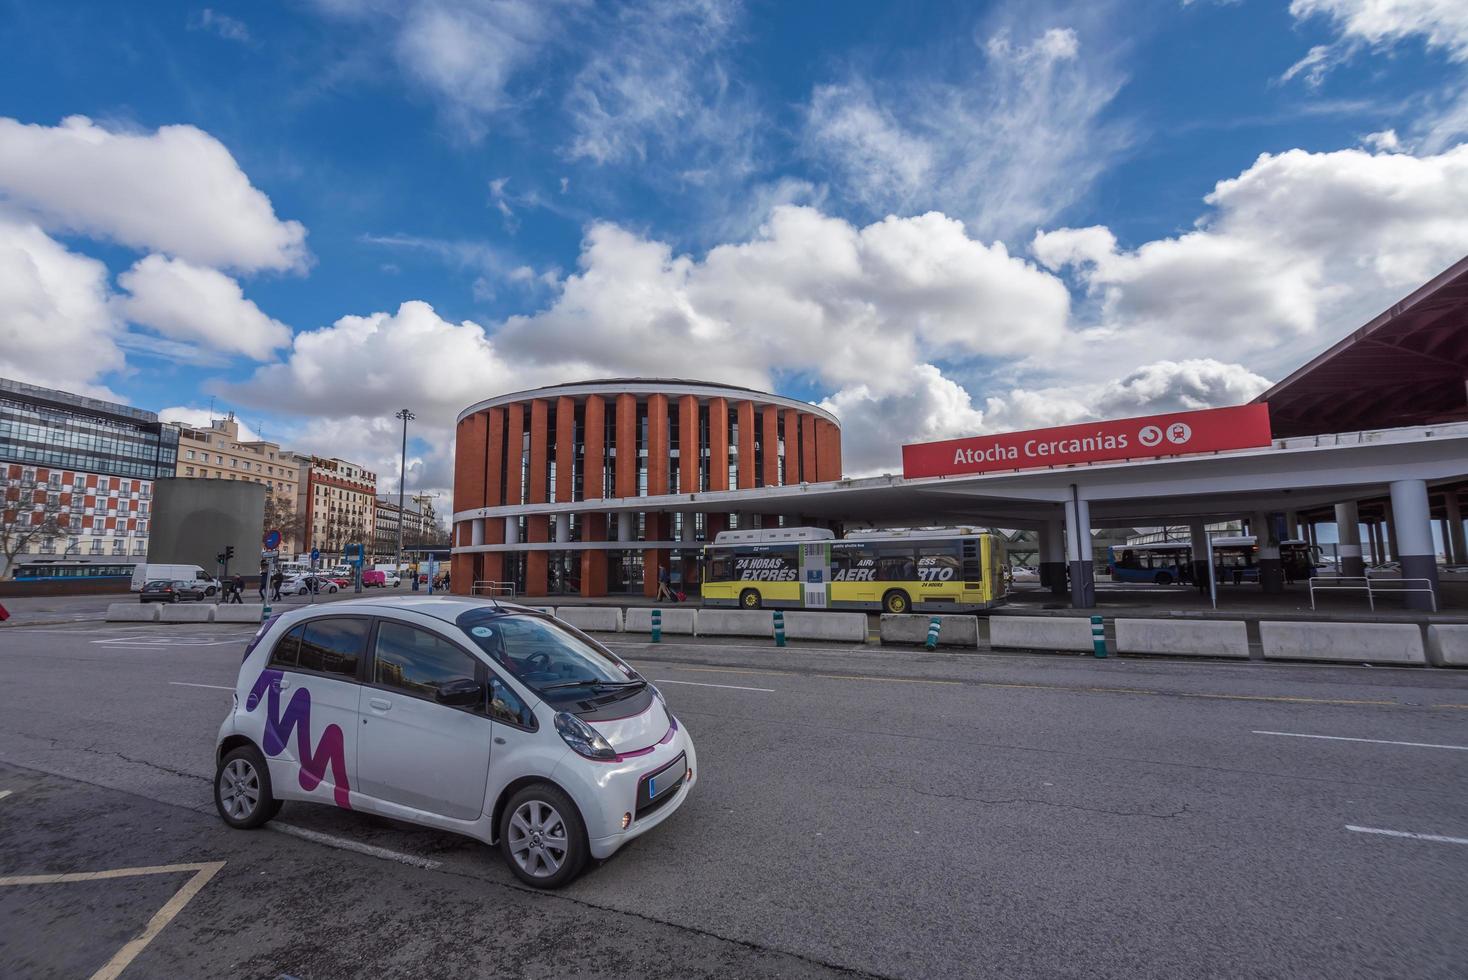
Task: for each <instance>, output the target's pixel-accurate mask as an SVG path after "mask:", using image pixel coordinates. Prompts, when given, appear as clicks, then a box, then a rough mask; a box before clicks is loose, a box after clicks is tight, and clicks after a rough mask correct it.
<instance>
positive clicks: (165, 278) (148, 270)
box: [117, 255, 291, 360]
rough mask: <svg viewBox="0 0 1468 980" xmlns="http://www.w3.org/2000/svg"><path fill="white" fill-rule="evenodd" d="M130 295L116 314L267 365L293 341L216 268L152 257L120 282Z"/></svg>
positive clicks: (120, 300)
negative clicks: (275, 354)
mask: <svg viewBox="0 0 1468 980" xmlns="http://www.w3.org/2000/svg"><path fill="white" fill-rule="evenodd" d="M117 281H118V285H120V286H121V287H122V288H123V289H125V290H127V291H128V293H129V294H130V295H127V296H124V297H119V298H118V300H117V307H118V310H119V311H120V312H121V313H122V315H123V316H125V317H126V318H127V319H128V320H130V321H132V322H133V323H136V324H140V325H142V326H145V327H150V328H152V329H153V330H156V331H158V332H159V333H161V334H163V335H164V336H167V337H173V338H175V339H178V340H184V341H193V342H198V343H201V344H203V345H204V346H206V347H210V348H212V349H214V350H218V351H225V352H232V353H238V354H244V355H246V356H248V357H252V358H254V359H255V360H263V359H265V358H267V357H269V356H270V354H271V352H272V351H274V350H276V349H277V348H280V347H284V346H286V345H288V344H289V343H290V341H291V329H290V327H288V326H286V325H285V324H283V323H281V322H280V321H278V320H273V319H271V318H270V317H268V316H266V315H265V314H264V313H262V312H260V308H259V307H258V306H256V305H255V304H254V303H252V302H250V301H249V300H248V299H245V295H244V292H243V290H241V289H240V284H239V283H237V282H235V281H234V280H233V279H231V278H230V277H229V276H226V275H225V274H224V273H222V272H219V271H217V270H215V269H206V268H201V267H199V266H195V265H190V264H189V263H188V262H185V261H184V260H183V259H168V258H164V257H163V256H161V255H149V256H147V257H145V258H143V259H141V260H139V261H138V262H137V263H136V264H135V265H134V266H133V267H132V268H131V269H129V270H128V271H127V272H124V273H123V274H122V275H120V276H118V277H117Z"/></svg>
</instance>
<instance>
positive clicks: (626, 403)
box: [614, 395, 637, 497]
mask: <svg viewBox="0 0 1468 980" xmlns="http://www.w3.org/2000/svg"><path fill="white" fill-rule="evenodd" d="M615 483H616V487H615V490H614V496H617V497H635V496H637V396H636V395H618V396H617V472H616V479H615Z"/></svg>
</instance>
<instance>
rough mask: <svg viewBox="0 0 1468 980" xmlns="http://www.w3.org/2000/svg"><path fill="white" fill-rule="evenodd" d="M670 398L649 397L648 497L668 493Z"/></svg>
mask: <svg viewBox="0 0 1468 980" xmlns="http://www.w3.org/2000/svg"><path fill="white" fill-rule="evenodd" d="M669 452H670V447H669V446H668V396H667V395H648V396H647V495H648V496H649V497H662V496H665V495H666V494H667V492H668V460H669V455H668V454H669Z"/></svg>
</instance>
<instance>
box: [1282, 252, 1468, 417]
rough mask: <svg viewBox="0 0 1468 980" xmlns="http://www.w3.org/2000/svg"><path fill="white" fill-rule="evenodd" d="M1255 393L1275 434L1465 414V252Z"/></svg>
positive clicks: (1467, 342) (1467, 334)
mask: <svg viewBox="0 0 1468 980" xmlns="http://www.w3.org/2000/svg"><path fill="white" fill-rule="evenodd" d="M1255 401H1260V402H1268V403H1269V415H1270V421H1271V424H1272V426H1273V429H1274V434H1275V436H1276V437H1290V436H1303V435H1319V434H1322V433H1329V432H1355V431H1360V430H1364V429H1388V428H1398V427H1403V426H1416V425H1433V424H1436V423H1439V422H1457V421H1464V420H1468V257H1465V258H1463V259H1460V260H1459V261H1458V262H1457V263H1455V264H1454V265H1453V266H1452V267H1451V268H1449V269H1448V270H1447V271H1445V272H1443V273H1442V274H1441V275H1439V276H1437V277H1436V278H1435V279H1433V280H1432V281H1430V282H1428V283H1427V284H1426V285H1424V286H1422V287H1421V288H1419V289H1417V290H1416V291H1414V292H1413V293H1412V294H1411V295H1409V296H1407V297H1406V298H1405V299H1403V300H1401V302H1399V303H1396V304H1395V305H1393V306H1392V307H1391V309H1389V310H1387V311H1386V312H1384V313H1382V314H1381V315H1380V316H1377V317H1376V318H1375V319H1373V320H1371V322H1369V323H1367V324H1366V325H1365V326H1363V327H1361V328H1360V329H1359V330H1356V331H1355V332H1353V333H1352V334H1351V335H1350V336H1348V337H1346V338H1344V339H1343V340H1341V341H1340V342H1339V343H1337V344H1335V345H1334V346H1333V347H1331V348H1329V349H1328V350H1326V351H1324V352H1322V353H1321V354H1319V355H1318V356H1316V357H1315V358H1314V359H1312V360H1311V361H1310V362H1309V363H1308V364H1305V365H1304V366H1303V367H1301V368H1299V369H1298V370H1296V371H1295V372H1294V373H1293V374H1291V375H1290V376H1289V377H1287V378H1285V379H1284V380H1283V381H1281V382H1279V384H1277V385H1275V386H1274V387H1273V388H1270V389H1269V390H1268V391H1266V392H1264V394H1262V395H1260V396H1259V397H1258V398H1257V399H1255Z"/></svg>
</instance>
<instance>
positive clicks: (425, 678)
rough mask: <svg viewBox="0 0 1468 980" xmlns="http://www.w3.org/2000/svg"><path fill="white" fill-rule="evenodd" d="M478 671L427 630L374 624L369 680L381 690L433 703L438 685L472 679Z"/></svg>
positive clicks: (474, 663) (474, 660)
mask: <svg viewBox="0 0 1468 980" xmlns="http://www.w3.org/2000/svg"><path fill="white" fill-rule="evenodd" d="M479 668H480V663H479V660H478V658H476V657H473V656H470V655H469V654H468V653H465V652H464V651H463V650H461V649H460V648H459V647H457V646H455V645H454V644H452V643H450V642H449V641H448V640H445V639H443V638H442V637H439V636H435V635H434V634H432V633H430V632H428V631H427V630H421V629H418V628H417V627H415V626H409V625H407V624H406V623H394V622H391V621H390V620H381V621H380V622H379V623H378V624H377V648H376V658H375V661H374V666H373V679H374V680H375V681H376V683H378V684H380V685H382V686H383V687H390V688H393V689H394V690H398V691H402V692H403V693H404V694H411V695H413V696H414V697H418V698H426V699H427V700H430V701H433V700H436V699H437V697H438V689H439V687H440V685H442V684H445V683H447V682H448V681H453V680H461V679H464V678H468V679H469V680H476V679H478V677H479Z"/></svg>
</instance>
